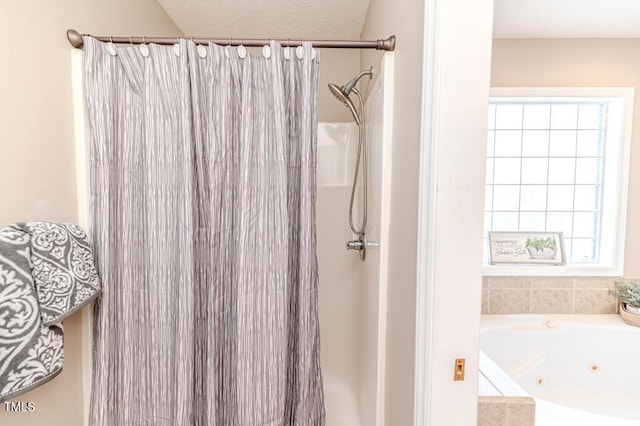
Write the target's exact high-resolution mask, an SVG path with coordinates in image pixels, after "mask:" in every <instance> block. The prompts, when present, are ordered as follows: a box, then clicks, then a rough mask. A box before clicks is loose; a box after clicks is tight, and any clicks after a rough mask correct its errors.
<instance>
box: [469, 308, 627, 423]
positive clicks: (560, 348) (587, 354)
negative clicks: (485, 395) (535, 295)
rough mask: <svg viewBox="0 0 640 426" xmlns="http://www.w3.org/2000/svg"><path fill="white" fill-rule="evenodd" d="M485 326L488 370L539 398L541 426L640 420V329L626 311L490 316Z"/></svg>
mask: <svg viewBox="0 0 640 426" xmlns="http://www.w3.org/2000/svg"><path fill="white" fill-rule="evenodd" d="M481 324H482V327H481V337H480V349H481V351H482V352H483V354H482V355H481V364H480V370H481V371H482V373H483V374H484V375H485V376H486V377H487V378H488V379H489V381H491V382H492V383H493V384H494V385H496V387H497V388H498V389H501V388H504V387H507V388H510V389H511V390H510V391H508V392H505V395H508V393H510V392H516V393H518V392H520V393H522V392H524V393H525V394H529V395H531V396H532V397H533V398H534V399H535V401H536V426H568V425H580V426H584V425H593V426H631V425H636V426H638V425H640V328H637V327H632V326H629V325H627V324H625V323H624V322H622V319H621V318H620V317H619V316H618V315H483V318H482V322H481ZM485 355H486V356H485ZM483 357H484V362H483ZM505 373H506V374H505Z"/></svg>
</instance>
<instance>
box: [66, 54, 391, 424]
mask: <svg viewBox="0 0 640 426" xmlns="http://www.w3.org/2000/svg"><path fill="white" fill-rule="evenodd" d="M82 61H83V56H82V52H81V51H74V52H73V55H72V62H73V66H72V70H73V89H74V93H73V96H74V111H75V113H74V114H75V135H76V173H77V193H78V217H79V224H80V225H81V226H83V227H84V228H85V229H89V228H90V226H91V224H90V221H89V197H88V188H89V180H88V179H89V173H88V171H89V160H88V158H89V157H88V148H87V146H88V145H87V143H86V141H87V140H88V125H87V117H86V111H85V106H84V94H83V77H82V75H83V62H82ZM379 70H380V71H379V72H376V74H375V75H374V76H373V78H372V80H371V82H370V84H369V90H368V96H367V97H366V98H367V100H366V102H365V104H364V111H363V113H362V116H361V119H362V123H363V126H364V131H365V132H366V136H367V138H368V144H369V147H368V154H367V155H368V157H367V161H368V168H369V173H368V201H367V205H368V219H367V226H366V233H367V249H368V250H367V257H366V261H365V262H362V261H361V260H360V259H359V257H358V256H357V255H356V254H355V253H353V252H348V251H346V250H345V241H348V240H352V239H354V237H355V238H357V235H354V234H353V233H352V231H351V229H350V227H349V222H348V220H347V213H348V209H349V198H350V193H351V185H352V183H353V175H354V171H355V170H354V167H355V159H356V154H357V144H358V127H357V124H356V123H355V122H351V123H328V122H324V123H319V126H318V157H317V158H318V163H317V182H318V193H317V204H316V218H317V219H316V226H317V229H316V230H317V236H318V238H317V241H318V242H317V256H318V262H319V274H320V285H319V288H320V290H319V318H320V329H321V332H320V336H321V365H322V374H323V382H324V394H325V408H326V414H327V417H326V418H327V423H326V424H327V426H362V425H366V426H369V425H375V426H378V425H383V424H384V404H385V395H384V384H385V368H384V367H385V341H386V336H385V329H386V294H387V257H388V253H387V250H388V229H389V211H390V204H389V202H390V193H389V192H390V178H391V170H390V167H391V135H392V118H393V117H392V110H393V93H392V88H393V52H386V53H385V54H384V55H383V56H382V61H381V64H380V67H379ZM319 90H327V88H326V86H325V87H320V88H319ZM332 101H333V102H335V100H334V99H332ZM361 184H362V181H361V180H360V182H359V185H361ZM358 189H362V188H358ZM363 208H364V206H363V205H361V203H359V202H358V200H357V198H356V202H355V203H354V206H353V210H354V217H361V216H360V214H361V213H362V209H363ZM82 314H83V319H82V321H83V358H82V376H83V381H84V410H85V418H86V415H87V413H88V402H89V400H90V392H91V371H92V365H91V364H92V360H91V353H92V344H91V342H92V318H91V312H90V310H88V309H85V310H84V311H83V313H82Z"/></svg>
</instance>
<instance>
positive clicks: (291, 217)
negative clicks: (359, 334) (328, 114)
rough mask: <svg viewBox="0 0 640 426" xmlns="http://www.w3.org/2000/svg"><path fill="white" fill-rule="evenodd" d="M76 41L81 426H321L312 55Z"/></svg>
mask: <svg viewBox="0 0 640 426" xmlns="http://www.w3.org/2000/svg"><path fill="white" fill-rule="evenodd" d="M84 43H85V51H86V56H85V62H86V63H85V87H86V97H87V105H88V113H89V121H90V130H91V149H90V152H91V204H92V206H91V207H92V208H91V210H92V239H93V242H94V244H95V256H96V262H97V265H98V270H99V273H100V275H101V278H102V281H103V294H102V297H101V299H100V301H99V303H97V304H96V311H95V316H94V321H95V342H94V344H95V356H94V374H93V390H92V396H91V413H90V424H92V425H104V426H138V425H167V426H175V425H203V426H204V425H207V426H210V425H219V426H236V425H237V426H253V425H270V426H277V425H287V426H288V425H301V426H313V425H323V424H324V422H325V421H324V418H325V415H324V404H323V394H322V378H321V374H320V354H319V342H320V341H319V326H318V313H317V298H318V292H317V286H318V272H317V261H316V253H315V250H316V234H315V200H316V176H315V167H316V142H317V140H316V138H317V136H316V133H317V132H316V127H317V113H316V104H317V101H316V99H317V83H318V68H319V56H318V58H315V59H313V58H312V55H311V53H312V52H311V46H310V45H309V44H306V45H305V46H304V57H303V59H299V58H298V57H297V56H296V55H295V54H294V55H290V59H285V58H284V57H283V48H282V46H280V45H278V44H277V43H275V42H272V43H271V45H270V48H271V57H270V58H269V59H267V58H264V57H262V56H260V57H256V56H247V57H246V58H244V59H242V58H240V57H239V56H238V54H237V53H236V51H235V50H236V49H235V48H234V49H229V48H225V47H224V46H218V45H214V44H210V45H208V46H206V51H205V52H206V56H205V57H204V58H203V57H202V56H204V55H202V54H201V53H202V52H199V51H198V49H203V48H202V47H199V46H197V45H196V44H194V43H193V42H192V41H189V40H180V42H179V52H178V54H176V51H175V50H174V48H173V47H167V46H159V45H150V46H149V52H148V55H146V56H145V55H143V54H142V53H141V50H140V49H139V48H138V47H135V46H125V47H118V48H117V50H115V55H112V54H111V53H113V52H111V53H110V52H109V50H110V49H111V48H112V46H109V45H108V44H106V43H102V42H99V41H97V40H95V39H94V38H91V37H85V39H84ZM225 49H226V53H230V55H229V57H227V55H226V54H225Z"/></svg>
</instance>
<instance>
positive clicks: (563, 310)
mask: <svg viewBox="0 0 640 426" xmlns="http://www.w3.org/2000/svg"><path fill="white" fill-rule="evenodd" d="M531 312H532V313H534V314H570V313H571V312H573V290H531Z"/></svg>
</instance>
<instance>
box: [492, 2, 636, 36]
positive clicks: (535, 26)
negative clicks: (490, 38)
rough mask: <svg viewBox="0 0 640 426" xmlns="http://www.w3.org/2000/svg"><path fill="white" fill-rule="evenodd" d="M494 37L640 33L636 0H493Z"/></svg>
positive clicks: (625, 34)
mask: <svg viewBox="0 0 640 426" xmlns="http://www.w3.org/2000/svg"><path fill="white" fill-rule="evenodd" d="M493 35H494V37H498V38H501V37H502V38H508V37H514V38H519V37H527V38H532V37H541V38H608V37H640V1H638V0H495V14H494V25H493Z"/></svg>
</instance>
